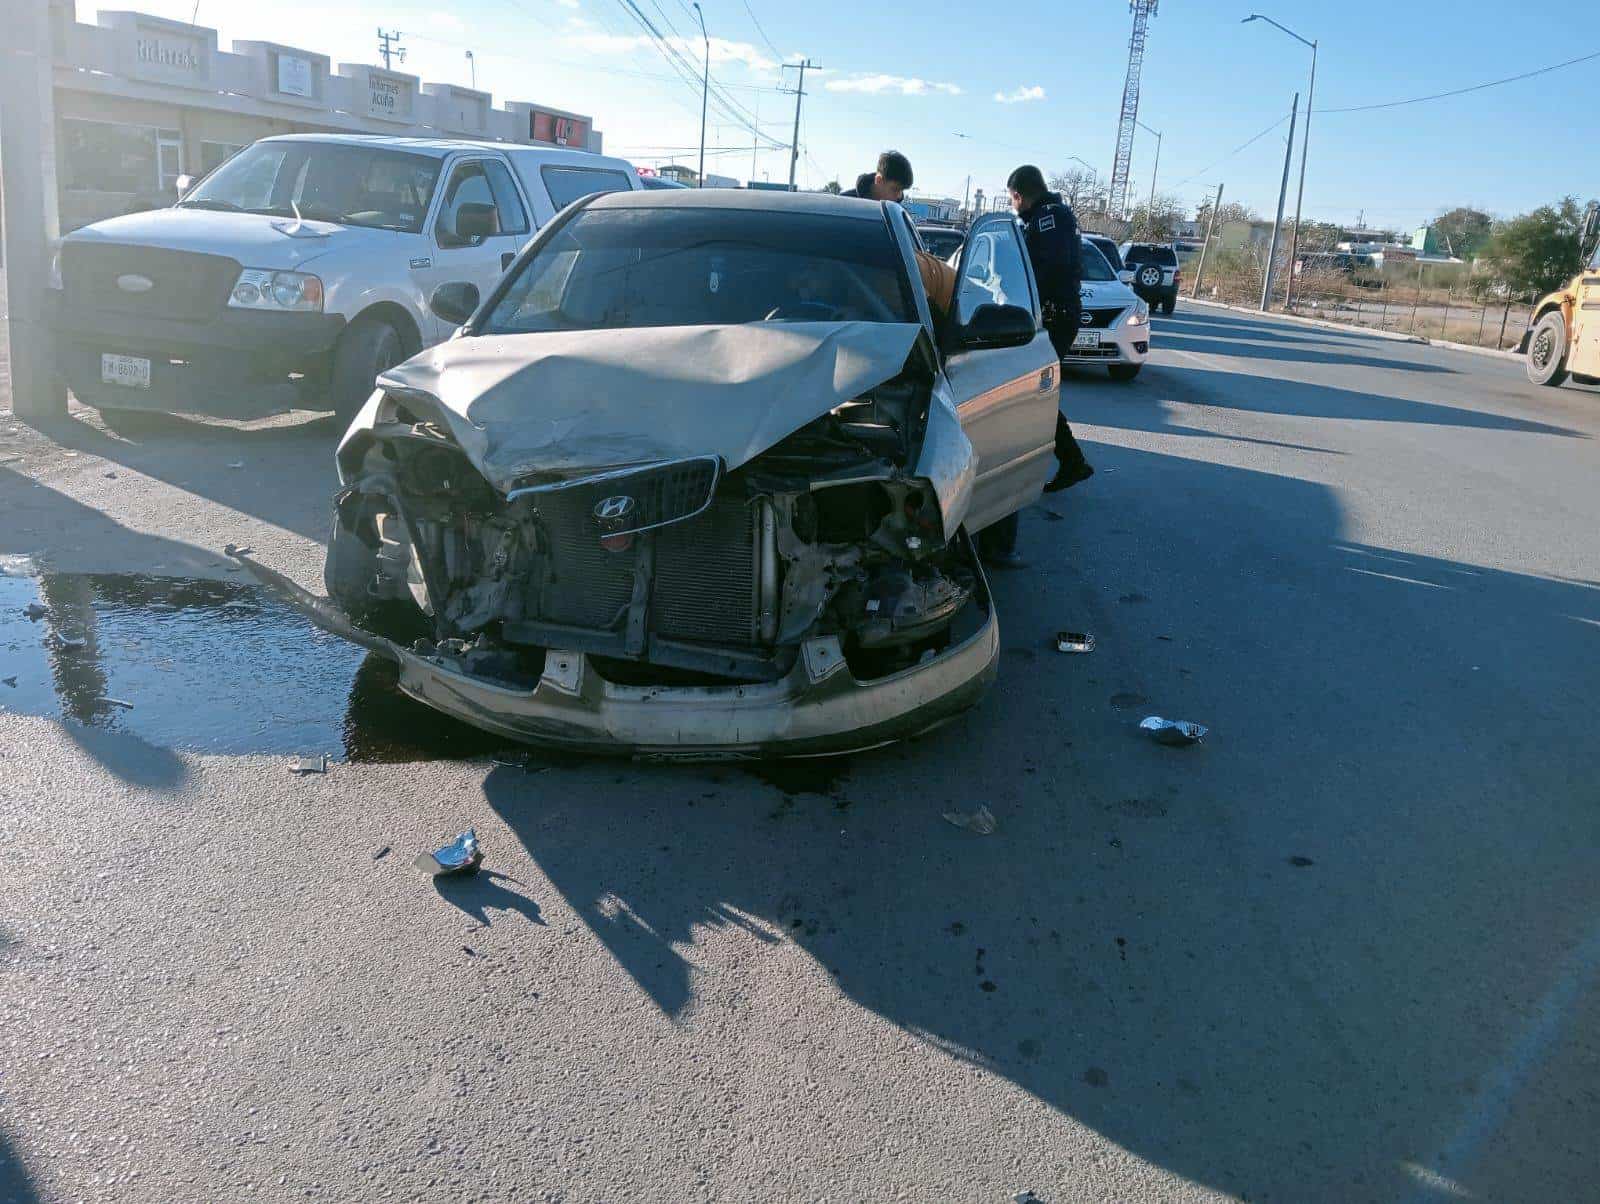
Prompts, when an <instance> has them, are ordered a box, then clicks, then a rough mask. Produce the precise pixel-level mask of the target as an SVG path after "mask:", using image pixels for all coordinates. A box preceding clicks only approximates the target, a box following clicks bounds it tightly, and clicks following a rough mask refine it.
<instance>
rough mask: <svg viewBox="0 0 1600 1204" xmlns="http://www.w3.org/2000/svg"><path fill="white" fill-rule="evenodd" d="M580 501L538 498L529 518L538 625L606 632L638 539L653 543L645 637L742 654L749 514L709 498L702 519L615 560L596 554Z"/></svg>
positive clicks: (595, 532)
mask: <svg viewBox="0 0 1600 1204" xmlns="http://www.w3.org/2000/svg"><path fill="white" fill-rule="evenodd" d="M592 507H593V503H591V502H590V501H589V500H588V499H587V497H585V496H583V495H582V494H581V492H580V491H578V490H573V489H558V490H554V491H551V492H548V493H545V494H542V495H541V496H540V498H539V500H538V511H539V517H540V519H541V521H542V523H543V525H544V529H545V533H546V535H547V537H548V538H549V540H550V546H551V561H552V566H551V573H550V575H549V577H548V578H547V580H546V583H545V587H544V590H543V593H542V594H541V597H540V599H539V601H538V602H537V604H536V609H537V612H538V613H537V617H538V618H539V619H542V620H543V621H545V622H547V623H559V624H562V625H564V626H571V627H582V628H588V629H591V630H597V631H599V630H610V629H612V628H613V627H614V625H615V624H616V622H617V619H618V618H619V617H620V615H621V614H622V612H623V611H624V610H625V609H626V608H627V606H628V604H629V602H630V601H631V600H632V598H633V583H634V574H635V570H636V569H637V566H638V549H639V547H640V546H641V542H642V539H653V540H654V541H655V570H654V587H653V593H652V595H651V605H650V614H651V629H652V630H653V631H654V632H655V633H656V634H657V635H660V636H664V637H666V638H668V639H678V640H689V641H693V642H699V643H711V644H723V645H730V644H731V645H737V646H741V647H744V646H749V645H753V644H755V643H757V642H758V639H759V633H760V627H759V624H760V616H759V610H760V607H759V603H758V597H757V588H758V587H757V573H756V566H757V547H756V510H755V508H754V507H753V506H751V505H749V504H748V503H746V502H745V501H743V500H742V499H735V498H718V499H717V500H716V501H714V502H713V503H712V504H711V506H710V507H709V508H707V509H706V510H705V511H704V512H703V513H701V514H699V515H697V516H696V517H694V518H691V519H689V520H688V521H686V522H681V523H674V524H672V525H670V526H667V527H663V528H661V529H660V530H659V531H655V532H653V533H651V534H650V535H646V536H642V537H639V538H636V539H635V540H634V541H633V543H632V544H631V545H630V546H629V547H628V548H627V549H626V550H624V551H620V552H608V551H606V550H605V549H604V548H603V547H601V546H600V539H601V536H602V535H603V534H604V532H602V531H601V529H600V526H599V524H598V523H597V522H596V521H595V519H594V516H593V514H592V513H591V510H592Z"/></svg>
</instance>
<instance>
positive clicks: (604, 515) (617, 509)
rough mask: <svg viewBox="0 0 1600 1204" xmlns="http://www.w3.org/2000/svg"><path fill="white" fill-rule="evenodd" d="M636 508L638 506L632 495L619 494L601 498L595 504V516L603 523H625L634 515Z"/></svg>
mask: <svg viewBox="0 0 1600 1204" xmlns="http://www.w3.org/2000/svg"><path fill="white" fill-rule="evenodd" d="M635 509H637V507H636V506H635V504H634V500H633V499H632V498H631V497H627V496H626V495H621V494H619V495H618V496H616V497H607V498H601V499H600V501H599V502H598V503H596V504H595V508H594V516H595V519H596V520H597V521H599V522H602V523H608V524H614V523H623V522H626V521H627V520H628V519H629V518H631V517H633V512H634V510H635Z"/></svg>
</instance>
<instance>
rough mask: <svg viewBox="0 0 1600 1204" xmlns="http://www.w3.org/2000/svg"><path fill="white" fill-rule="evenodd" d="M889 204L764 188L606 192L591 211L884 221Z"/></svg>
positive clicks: (591, 202)
mask: <svg viewBox="0 0 1600 1204" xmlns="http://www.w3.org/2000/svg"><path fill="white" fill-rule="evenodd" d="M886 204H887V202H883V201H863V200H859V199H858V198H856V197H840V196H833V195H831V194H829V193H826V192H768V191H767V190H765V189H762V188H755V189H749V188H691V189H689V190H687V191H679V190H678V189H665V188H662V189H652V190H650V191H645V190H644V189H640V190H638V191H637V192H606V193H601V194H600V195H599V196H596V197H595V198H594V199H593V200H592V201H590V202H589V207H590V208H591V209H743V210H757V211H768V210H770V211H772V212H776V213H809V214H815V215H818V216H822V217H847V218H855V219H857V220H860V221H882V220H883V211H884V207H885V205H886Z"/></svg>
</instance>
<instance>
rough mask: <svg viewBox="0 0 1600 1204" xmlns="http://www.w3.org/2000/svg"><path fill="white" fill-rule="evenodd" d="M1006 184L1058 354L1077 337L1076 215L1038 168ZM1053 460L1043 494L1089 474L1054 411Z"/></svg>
mask: <svg viewBox="0 0 1600 1204" xmlns="http://www.w3.org/2000/svg"><path fill="white" fill-rule="evenodd" d="M1006 187H1007V188H1008V189H1009V190H1010V192H1011V207H1012V208H1013V209H1015V210H1016V211H1017V216H1018V217H1019V218H1021V219H1022V229H1023V234H1024V237H1025V239H1026V241H1027V244H1028V258H1029V259H1030V260H1032V262H1033V275H1034V278H1035V279H1036V280H1038V282H1039V297H1040V299H1041V300H1042V301H1043V308H1044V328H1045V331H1046V332H1047V333H1048V334H1049V335H1050V343H1051V345H1052V346H1053V347H1054V348H1055V349H1056V354H1057V355H1059V356H1064V355H1066V354H1067V351H1068V349H1069V348H1070V347H1071V346H1072V340H1073V339H1075V338H1077V337H1078V327H1079V324H1080V322H1081V320H1082V318H1083V298H1082V296H1081V289H1082V288H1083V260H1082V249H1083V244H1082V243H1081V242H1080V241H1079V239H1078V219H1077V216H1076V215H1075V214H1074V213H1073V212H1072V206H1070V205H1068V204H1067V203H1066V202H1065V201H1063V200H1062V199H1061V194H1060V193H1059V192H1051V191H1050V190H1049V189H1048V188H1046V187H1045V183H1044V173H1043V172H1041V171H1040V170H1039V169H1038V168H1037V167H1035V166H1034V165H1033V164H1031V163H1029V164H1026V165H1024V166H1022V167H1019V168H1017V170H1016V171H1014V172H1012V173H1011V178H1010V179H1009V180H1007V181H1006ZM1056 459H1057V461H1059V463H1060V467H1059V468H1058V469H1057V470H1056V475H1055V476H1054V477H1053V478H1052V479H1051V481H1050V483H1049V484H1048V485H1046V486H1045V487H1044V491H1045V492H1046V493H1055V492H1056V491H1057V490H1060V489H1069V488H1071V487H1072V486H1073V485H1076V484H1077V483H1078V482H1079V481H1086V480H1088V479H1089V478H1090V477H1091V476H1093V475H1094V469H1093V468H1091V467H1090V466H1089V461H1087V460H1085V459H1084V458H1083V451H1082V449H1081V448H1079V447H1078V441H1077V440H1076V439H1074V438H1073V437H1072V428H1071V427H1070V426H1068V425H1067V420H1066V419H1065V418H1063V417H1062V416H1061V414H1060V412H1059V411H1058V412H1057V414H1056Z"/></svg>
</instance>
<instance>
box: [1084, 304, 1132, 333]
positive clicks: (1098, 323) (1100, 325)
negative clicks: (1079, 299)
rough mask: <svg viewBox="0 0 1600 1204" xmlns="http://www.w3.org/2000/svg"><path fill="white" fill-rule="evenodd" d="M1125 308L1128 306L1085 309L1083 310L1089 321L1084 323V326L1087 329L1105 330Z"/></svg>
mask: <svg viewBox="0 0 1600 1204" xmlns="http://www.w3.org/2000/svg"><path fill="white" fill-rule="evenodd" d="M1124 308H1126V307H1125V306H1121V305H1114V306H1112V307H1111V308H1110V309H1085V310H1084V311H1083V316H1084V317H1085V318H1087V319H1088V321H1086V322H1084V323H1083V328H1084V329H1085V330H1104V329H1105V328H1106V327H1107V326H1110V325H1111V323H1113V322H1115V321H1116V320H1117V315H1118V314H1120V313H1121V312H1122V311H1123V309H1124Z"/></svg>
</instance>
